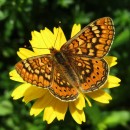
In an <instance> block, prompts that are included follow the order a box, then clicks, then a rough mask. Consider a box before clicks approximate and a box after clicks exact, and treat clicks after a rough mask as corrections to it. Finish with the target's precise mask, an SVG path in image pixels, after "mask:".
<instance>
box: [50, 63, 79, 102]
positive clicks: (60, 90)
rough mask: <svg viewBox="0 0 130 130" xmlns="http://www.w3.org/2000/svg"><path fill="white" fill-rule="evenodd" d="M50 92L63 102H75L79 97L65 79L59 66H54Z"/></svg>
mask: <svg viewBox="0 0 130 130" xmlns="http://www.w3.org/2000/svg"><path fill="white" fill-rule="evenodd" d="M49 91H50V92H51V93H52V94H53V95H54V96H55V97H56V98H58V99H60V100H62V101H74V100H75V99H77V97H78V91H77V89H76V88H75V87H73V86H72V85H71V84H70V83H69V82H68V81H67V80H66V78H65V77H64V74H63V72H62V71H60V70H59V68H58V66H57V65H55V66H54V72H53V80H52V84H51V86H50V87H49Z"/></svg>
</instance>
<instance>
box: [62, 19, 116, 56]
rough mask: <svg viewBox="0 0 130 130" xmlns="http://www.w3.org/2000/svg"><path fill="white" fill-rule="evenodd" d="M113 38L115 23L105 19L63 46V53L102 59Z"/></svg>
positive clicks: (83, 30) (95, 22) (96, 22)
mask: <svg viewBox="0 0 130 130" xmlns="http://www.w3.org/2000/svg"><path fill="white" fill-rule="evenodd" d="M113 38H114V25H113V21H112V19H111V18H109V17H104V18H100V19H98V20H96V21H94V22H92V23H90V24H89V25H88V26H86V27H84V28H83V29H82V30H81V31H80V32H79V33H78V34H76V35H75V36H74V37H73V38H71V39H70V40H69V41H67V43H65V44H64V45H63V46H62V48H61V51H63V52H64V53H69V54H72V55H77V54H78V55H81V56H83V55H84V56H87V57H90V58H102V57H103V56H105V55H106V54H107V53H108V51H109V49H110V46H111V44H112V41H113Z"/></svg>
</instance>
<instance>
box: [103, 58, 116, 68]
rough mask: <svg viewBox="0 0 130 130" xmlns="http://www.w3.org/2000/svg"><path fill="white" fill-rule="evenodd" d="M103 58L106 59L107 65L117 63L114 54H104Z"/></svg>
mask: <svg viewBox="0 0 130 130" xmlns="http://www.w3.org/2000/svg"><path fill="white" fill-rule="evenodd" d="M104 59H105V60H106V61H107V63H108V65H109V66H110V67H112V66H114V65H116V64H117V61H116V60H117V58H116V57H114V56H105V57H104Z"/></svg>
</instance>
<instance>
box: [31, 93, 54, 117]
mask: <svg viewBox="0 0 130 130" xmlns="http://www.w3.org/2000/svg"><path fill="white" fill-rule="evenodd" d="M53 99H54V97H53V96H52V95H51V94H50V93H49V91H48V92H47V93H46V94H45V95H44V96H43V97H41V98H39V99H37V100H36V101H35V103H34V104H33V106H32V107H31V110H30V115H34V116H37V115H38V114H39V113H40V112H41V111H43V109H44V108H45V107H47V106H51V102H52V101H53Z"/></svg>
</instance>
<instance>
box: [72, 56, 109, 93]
mask: <svg viewBox="0 0 130 130" xmlns="http://www.w3.org/2000/svg"><path fill="white" fill-rule="evenodd" d="M70 60H71V61H72V62H71V65H72V66H73V68H74V69H75V71H76V73H77V75H78V77H79V79H80V83H81V87H79V88H80V89H81V91H82V92H91V91H95V90H97V89H99V87H101V86H102V85H103V84H104V83H105V82H106V80H107V76H108V71H109V70H108V65H107V63H106V61H105V60H104V59H101V60H99V59H90V58H86V57H76V56H75V57H73V58H72V57H71V59H70Z"/></svg>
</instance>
